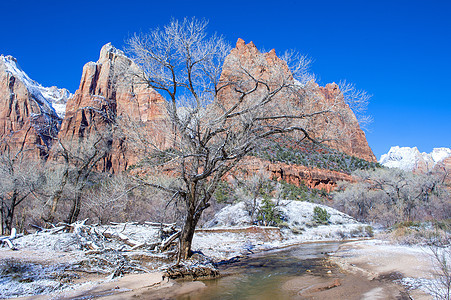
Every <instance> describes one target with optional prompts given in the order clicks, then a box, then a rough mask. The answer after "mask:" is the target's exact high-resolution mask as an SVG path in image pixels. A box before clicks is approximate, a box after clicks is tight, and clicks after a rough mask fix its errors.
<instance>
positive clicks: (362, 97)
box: [338, 80, 373, 128]
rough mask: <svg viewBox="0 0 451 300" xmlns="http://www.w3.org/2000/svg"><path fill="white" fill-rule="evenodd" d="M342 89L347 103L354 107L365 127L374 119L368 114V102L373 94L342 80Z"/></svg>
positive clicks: (340, 83) (362, 125) (360, 122)
mask: <svg viewBox="0 0 451 300" xmlns="http://www.w3.org/2000/svg"><path fill="white" fill-rule="evenodd" d="M338 86H339V87H340V91H341V92H342V93H343V97H344V99H345V102H346V104H348V105H349V107H350V108H351V109H352V111H353V112H354V114H355V115H356V117H357V120H358V121H359V124H360V127H363V128H365V127H366V126H367V125H369V124H370V123H371V122H372V121H373V120H372V118H371V117H370V116H368V115H367V114H366V110H367V108H368V104H369V103H370V99H371V97H372V95H370V94H368V93H367V92H366V91H365V90H359V89H357V88H356V86H355V84H354V83H350V82H347V81H346V80H341V81H340V82H339V83H338Z"/></svg>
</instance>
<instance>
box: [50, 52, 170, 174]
mask: <svg viewBox="0 0 451 300" xmlns="http://www.w3.org/2000/svg"><path fill="white" fill-rule="evenodd" d="M135 72H139V70H138V66H136V65H135V64H134V63H133V62H132V61H131V60H130V59H129V58H128V57H127V56H125V54H124V53H123V52H122V51H120V50H118V49H116V48H114V47H113V46H112V45H111V44H106V45H105V46H103V47H102V49H101V51H100V57H99V60H98V61H97V62H95V63H94V62H89V63H87V64H86V65H85V66H84V67H83V73H82V77H81V81H80V87H79V89H78V90H77V91H76V92H75V95H74V96H73V97H72V98H71V99H69V101H68V102H67V106H66V116H65V118H64V120H63V122H62V125H61V130H60V132H59V135H58V136H59V138H61V139H62V140H63V141H77V139H78V138H79V137H84V136H87V135H88V134H90V133H102V134H105V132H106V133H109V134H111V136H110V138H111V142H112V150H111V151H110V153H109V155H108V156H107V157H106V158H105V160H104V162H103V168H102V169H104V170H106V171H111V172H120V171H124V170H126V169H127V167H128V166H130V165H131V164H132V163H134V162H136V155H135V153H134V151H132V149H131V147H130V145H128V146H127V142H126V140H127V138H126V137H125V136H123V135H121V134H120V133H117V132H115V131H114V127H113V125H112V124H113V123H114V122H115V121H117V120H118V119H119V118H121V117H124V118H132V119H140V120H142V121H144V122H145V123H147V125H148V126H147V127H146V128H145V129H142V131H143V134H150V135H153V136H154V140H155V142H156V143H159V144H160V146H161V145H164V144H165V143H166V138H167V136H166V132H164V131H163V129H162V128H161V127H159V126H158V125H162V124H163V123H164V122H165V119H166V115H165V100H164V99H163V97H161V96H160V94H158V93H157V92H156V91H155V90H153V89H152V88H148V87H147V86H146V85H145V84H144V83H142V82H137V81H134V80H133V78H131V79H129V78H128V75H130V74H132V73H135ZM125 121H126V120H125Z"/></svg>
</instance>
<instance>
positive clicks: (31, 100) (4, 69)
mask: <svg viewBox="0 0 451 300" xmlns="http://www.w3.org/2000/svg"><path fill="white" fill-rule="evenodd" d="M39 88H42V87H40V86H38V84H37V83H36V82H34V81H33V80H31V79H30V78H29V77H28V76H27V75H26V74H25V73H24V72H23V71H22V69H20V67H19V66H18V65H17V61H16V59H15V58H13V57H12V56H3V55H2V56H0V139H1V145H0V152H4V151H7V150H10V151H11V153H12V154H15V153H17V152H18V151H20V150H23V151H24V153H27V155H30V156H32V157H41V158H46V157H47V155H48V151H49V149H50V147H51V145H52V141H53V138H54V137H56V134H57V133H58V126H59V124H60V122H61V120H60V118H59V117H58V116H57V115H56V113H55V111H54V110H53V108H52V107H51V105H50V104H49V103H48V102H47V100H46V99H45V98H44V97H43V95H42V94H41V92H40V90H39Z"/></svg>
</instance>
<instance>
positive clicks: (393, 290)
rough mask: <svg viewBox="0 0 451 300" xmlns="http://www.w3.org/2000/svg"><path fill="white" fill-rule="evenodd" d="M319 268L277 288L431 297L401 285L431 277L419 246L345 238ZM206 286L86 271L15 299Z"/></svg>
mask: <svg viewBox="0 0 451 300" xmlns="http://www.w3.org/2000/svg"><path fill="white" fill-rule="evenodd" d="M29 254H31V253H29ZM15 255H17V254H14V256H15ZM63 257H64V256H63ZM16 258H20V257H16ZM60 258H61V257H59V259H60ZM64 258H65V259H67V260H70V258H71V257H70V256H67V257H64ZM47 262H48V261H47ZM320 269H321V271H320V273H315V272H312V273H307V274H302V275H300V276H293V277H289V278H286V279H285V281H283V282H282V286H281V289H282V290H283V291H284V292H285V293H286V295H287V296H288V298H290V299H335V300H338V299H411V298H412V299H416V300H417V299H420V300H423V299H432V297H431V296H430V295H428V294H426V293H425V292H424V291H422V290H420V289H418V288H416V289H415V288H414V289H406V287H405V286H402V285H401V284H400V283H399V280H401V279H402V278H406V277H407V278H412V279H421V278H426V279H428V278H430V277H431V275H430V272H431V270H432V261H431V259H430V256H429V253H427V251H426V250H424V249H422V248H419V247H406V246H394V245H390V244H388V243H386V242H383V241H379V240H365V241H355V242H348V243H345V244H343V245H341V246H340V248H339V249H338V251H336V252H335V253H334V254H333V255H331V256H329V258H328V259H326V260H325V266H324V268H320ZM394 280H395V281H394ZM205 287H206V286H205V284H204V283H203V282H201V281H173V280H169V281H168V280H162V273H161V272H155V273H147V274H130V275H126V276H124V277H121V278H117V279H115V280H106V278H104V277H101V276H90V277H86V278H83V281H81V282H79V283H78V284H75V285H73V286H72V287H71V289H66V290H64V291H60V292H56V293H52V294H50V295H42V296H33V297H24V298H16V299H38V300H40V299H88V298H89V299H91V298H96V299H98V298H100V299H109V300H111V299H174V298H176V297H178V296H180V295H184V294H190V296H191V295H193V292H195V291H197V293H194V294H202V292H201V291H202V290H203V289H204V288H205ZM409 297H410V298H409ZM190 299H191V298H190ZM192 299H197V298H196V297H195V296H194V298H192ZM199 299H203V298H202V297H200V298H199Z"/></svg>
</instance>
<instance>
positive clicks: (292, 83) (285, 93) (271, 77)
mask: <svg viewBox="0 0 451 300" xmlns="http://www.w3.org/2000/svg"><path fill="white" fill-rule="evenodd" d="M244 70H245V71H244ZM221 81H223V82H225V83H226V84H227V83H228V82H235V83H236V82H238V84H235V85H234V86H229V87H225V88H224V89H222V91H221V94H220V95H219V96H220V98H221V99H223V100H222V102H223V103H224V106H225V108H226V109H228V108H230V107H232V106H234V105H235V104H237V103H238V101H241V100H240V96H241V95H242V93H240V92H237V90H243V91H251V90H252V89H253V88H254V87H256V89H255V91H253V92H252V93H249V95H246V97H252V99H257V100H256V101H259V100H260V99H261V98H263V97H266V96H267V95H268V94H270V93H273V92H274V96H271V97H273V100H272V101H271V103H270V104H269V105H268V104H267V106H268V108H267V109H269V110H271V111H272V113H273V114H278V113H280V114H283V113H285V112H287V111H289V112H290V113H292V114H294V115H297V116H301V115H305V116H308V115H312V114H313V115H312V116H310V117H306V118H304V119H303V120H302V122H301V123H300V125H301V126H302V127H303V128H304V129H306V131H307V132H308V133H309V135H310V136H311V137H312V138H314V139H315V140H317V141H322V142H324V143H325V144H327V145H328V146H330V147H332V148H334V149H336V150H339V151H341V152H344V153H346V154H348V155H352V156H356V157H358V158H362V159H365V160H367V161H370V162H376V157H375V156H374V154H373V152H372V150H371V148H370V147H369V146H368V142H367V140H366V137H365V134H364V132H363V131H362V130H361V129H360V126H359V123H358V121H357V119H356V117H355V115H354V113H353V112H352V110H351V109H350V108H349V106H348V105H347V104H346V102H345V99H344V97H343V93H342V92H341V91H340V90H339V88H338V85H337V84H335V83H332V84H327V85H326V86H325V87H320V86H319V85H318V84H316V83H315V82H313V81H309V82H305V83H302V82H299V81H297V80H296V78H293V75H292V73H291V72H290V70H289V68H288V65H287V63H286V62H285V61H283V60H281V59H279V58H278V57H277V55H276V53H275V51H274V50H271V51H270V52H267V53H261V52H260V51H259V50H258V49H257V48H256V47H255V45H254V44H253V43H252V42H250V43H248V44H245V42H244V41H243V40H242V39H238V42H237V44H236V47H235V48H234V49H232V51H231V53H230V54H229V55H228V56H227V58H226V60H225V62H224V66H223V72H222V75H221ZM257 82H259V83H258V84H257ZM236 85H238V87H236ZM281 86H286V87H284V88H283V89H281V90H280V91H277V92H276V90H277V89H278V88H279V87H281ZM268 91H269V92H268ZM249 102H250V103H252V101H249ZM240 105H243V104H240ZM249 105H252V104H249ZM318 112H322V113H318Z"/></svg>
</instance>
